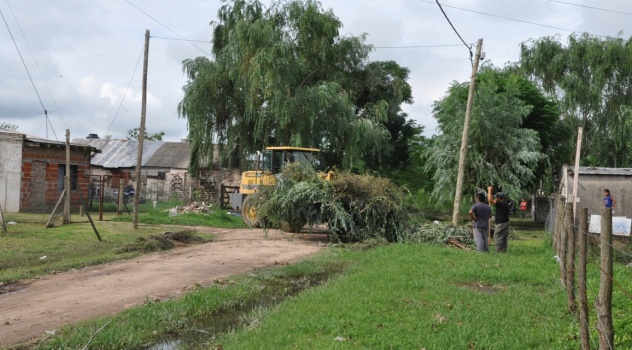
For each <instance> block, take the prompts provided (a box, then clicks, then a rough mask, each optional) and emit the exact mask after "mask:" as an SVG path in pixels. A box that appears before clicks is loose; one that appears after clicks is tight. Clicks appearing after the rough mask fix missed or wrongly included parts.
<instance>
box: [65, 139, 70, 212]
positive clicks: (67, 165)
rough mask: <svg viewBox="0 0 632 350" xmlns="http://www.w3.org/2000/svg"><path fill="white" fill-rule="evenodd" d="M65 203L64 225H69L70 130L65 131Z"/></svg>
mask: <svg viewBox="0 0 632 350" xmlns="http://www.w3.org/2000/svg"><path fill="white" fill-rule="evenodd" d="M64 189H65V190H66V202H65V203H64V224H69V223H70V192H71V191H70V130H69V129H66V176H65V177H64Z"/></svg>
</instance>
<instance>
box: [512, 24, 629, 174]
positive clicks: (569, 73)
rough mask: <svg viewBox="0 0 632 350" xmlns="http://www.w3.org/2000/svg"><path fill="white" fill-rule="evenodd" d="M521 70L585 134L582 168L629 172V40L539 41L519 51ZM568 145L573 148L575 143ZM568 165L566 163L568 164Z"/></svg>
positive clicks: (575, 38)
mask: <svg viewBox="0 0 632 350" xmlns="http://www.w3.org/2000/svg"><path fill="white" fill-rule="evenodd" d="M520 62H521V66H522V68H523V69H524V70H525V71H526V72H527V73H529V74H530V76H531V78H532V79H533V80H534V81H536V82H537V83H538V84H540V85H541V86H542V87H543V88H544V89H545V90H546V91H547V92H548V93H550V94H551V95H554V96H556V97H557V98H558V99H559V101H560V105H561V107H562V110H563V112H564V113H563V116H564V119H565V120H566V121H567V122H568V124H569V125H571V126H572V127H573V129H575V131H576V130H577V127H578V126H583V128H584V142H583V147H582V162H583V163H585V164H587V165H597V166H614V167H629V166H632V148H631V146H632V145H631V144H630V142H629V141H628V140H629V135H630V133H631V132H632V123H631V121H630V113H628V112H627V111H628V108H629V106H632V89H630V87H631V86H632V38H631V39H628V40H624V39H623V38H610V37H609V38H597V37H594V36H590V35H588V34H583V35H571V36H569V38H568V43H567V45H563V44H562V43H561V42H560V37H543V38H540V39H536V40H531V41H528V42H525V43H523V44H522V45H521V61H520ZM567 142H569V143H571V144H574V143H575V138H573V137H570V138H568V140H567ZM569 161H570V160H569Z"/></svg>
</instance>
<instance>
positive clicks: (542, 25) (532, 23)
mask: <svg viewBox="0 0 632 350" xmlns="http://www.w3.org/2000/svg"><path fill="white" fill-rule="evenodd" d="M419 1H421V2H427V3H429V4H434V2H432V1H430V0H419ZM443 7H448V8H452V9H455V10H461V11H465V12H471V13H476V14H479V15H483V16H489V17H494V18H501V19H505V20H508V21H514V22H519V23H524V24H530V25H534V26H539V27H545V28H551V29H557V30H563V31H566V32H572V33H581V34H590V35H594V36H598V37H602V38H607V37H608V36H607V35H599V34H592V33H590V32H581V31H576V30H572V29H566V28H560V27H555V26H550V25H547V24H541V23H535V22H529V21H524V20H521V19H516V18H511V17H505V16H499V15H494V14H491V13H486V12H481V11H475V10H469V9H464V8H462V7H456V6H451V5H443Z"/></svg>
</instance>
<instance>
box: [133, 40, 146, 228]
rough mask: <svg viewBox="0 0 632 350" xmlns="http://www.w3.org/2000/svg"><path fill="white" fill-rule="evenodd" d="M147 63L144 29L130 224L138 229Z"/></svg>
mask: <svg viewBox="0 0 632 350" xmlns="http://www.w3.org/2000/svg"><path fill="white" fill-rule="evenodd" d="M148 61H149V29H145V55H144V58H143V87H142V89H143V93H142V99H141V111H140V130H139V132H138V152H137V155H136V188H134V217H133V218H132V223H133V226H134V228H138V204H139V203H138V202H139V196H140V184H141V165H142V164H141V163H142V160H143V141H144V139H145V117H146V114H147V63H148Z"/></svg>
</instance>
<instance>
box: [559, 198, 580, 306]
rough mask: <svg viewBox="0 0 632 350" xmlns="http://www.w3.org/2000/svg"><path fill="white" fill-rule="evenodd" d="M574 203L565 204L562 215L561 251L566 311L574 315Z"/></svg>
mask: <svg viewBox="0 0 632 350" xmlns="http://www.w3.org/2000/svg"><path fill="white" fill-rule="evenodd" d="M574 206H575V205H574V203H566V207H565V213H564V226H565V227H564V229H565V230H564V231H565V236H566V239H565V242H564V246H563V248H562V249H564V251H565V252H564V258H565V259H566V261H565V264H564V265H565V267H566V272H565V276H566V279H565V281H566V297H567V304H568V311H569V312H570V313H575V312H576V311H577V304H576V303H575V226H574V222H573V221H574V219H573V218H574V216H573V208H574Z"/></svg>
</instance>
